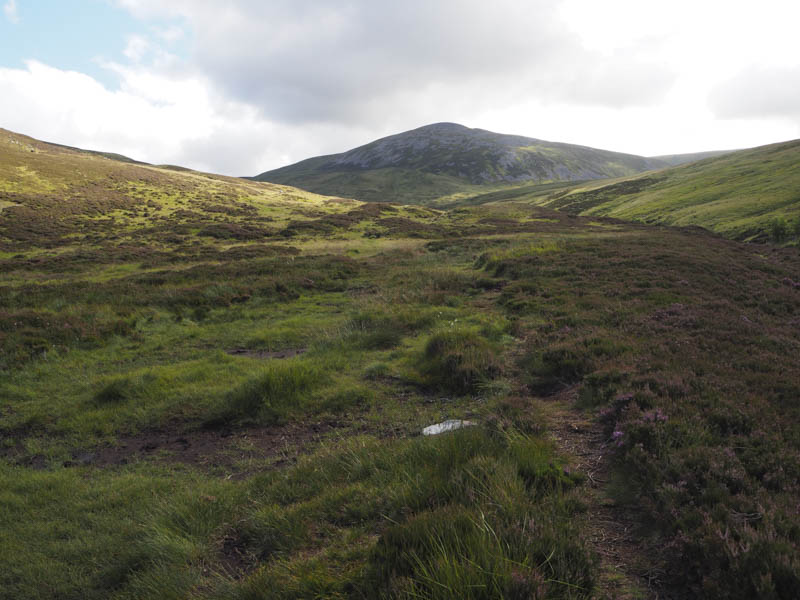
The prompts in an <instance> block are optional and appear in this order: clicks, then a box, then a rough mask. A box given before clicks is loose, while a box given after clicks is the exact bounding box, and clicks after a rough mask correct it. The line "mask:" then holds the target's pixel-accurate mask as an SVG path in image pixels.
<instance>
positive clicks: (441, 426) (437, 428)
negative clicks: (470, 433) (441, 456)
mask: <svg viewBox="0 0 800 600" xmlns="http://www.w3.org/2000/svg"><path fill="white" fill-rule="evenodd" d="M472 425H475V423H473V422H472V421H462V420H461V419H448V420H447V421H442V422H441V423H436V424H435V425H428V426H427V427H426V428H425V429H423V430H422V435H438V434H440V433H444V432H446V431H453V430H455V429H461V428H462V427H470V426H472Z"/></svg>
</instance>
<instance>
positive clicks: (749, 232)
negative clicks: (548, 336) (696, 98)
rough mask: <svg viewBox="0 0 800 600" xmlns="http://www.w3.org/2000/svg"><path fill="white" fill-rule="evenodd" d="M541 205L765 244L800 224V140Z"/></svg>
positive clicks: (586, 188)
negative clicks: (772, 234)
mask: <svg viewBox="0 0 800 600" xmlns="http://www.w3.org/2000/svg"><path fill="white" fill-rule="evenodd" d="M535 202H536V203H538V204H540V205H543V206H548V207H550V208H557V209H561V210H567V211H569V212H572V213H577V214H583V215H603V216H611V217H616V218H620V219H627V220H633V221H643V222H646V223H659V224H665V225H697V226H700V227H704V228H706V229H710V230H712V231H715V232H717V233H721V234H723V235H725V236H727V237H731V238H736V239H741V240H758V239H764V238H765V237H766V236H767V232H768V230H770V228H771V223H772V222H773V220H775V219H778V220H782V221H786V222H787V223H789V224H791V223H793V222H796V220H797V219H798V218H800V140H794V141H790V142H783V143H779V144H771V145H768V146H761V147H759V148H753V149H749V150H740V151H737V152H733V153H730V154H726V155H724V156H717V157H714V158H709V159H706V160H702V161H699V162H695V163H692V164H688V165H683V166H679V167H674V168H670V169H665V170H663V171H659V172H656V173H648V174H646V175H638V176H634V177H629V178H625V179H622V180H616V181H614V182H611V183H608V184H602V185H599V184H594V185H593V184H587V185H583V186H580V187H578V188H576V189H574V190H572V191H570V192H566V193H565V192H563V191H562V192H556V193H554V194H551V195H549V196H547V197H544V198H541V197H540V198H538V199H536V200H535ZM787 235H792V234H791V233H789V234H787ZM778 241H780V240H778Z"/></svg>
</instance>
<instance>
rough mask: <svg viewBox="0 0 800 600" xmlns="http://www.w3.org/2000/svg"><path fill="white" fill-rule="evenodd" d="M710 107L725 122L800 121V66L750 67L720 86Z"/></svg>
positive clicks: (714, 93) (711, 98) (710, 99)
mask: <svg viewBox="0 0 800 600" xmlns="http://www.w3.org/2000/svg"><path fill="white" fill-rule="evenodd" d="M709 104H710V106H711V108H712V110H713V111H714V113H715V114H716V115H717V116H718V117H721V118H724V119H752V118H764V117H785V118H790V119H795V120H797V121H800V65H797V66H793V67H773V68H763V67H755V66H753V67H749V68H747V69H745V70H744V71H742V72H741V73H739V74H737V75H736V76H734V77H732V78H730V79H728V80H727V81H724V82H722V83H720V84H719V85H718V86H716V87H715V89H714V90H713V91H712V93H711V95H710V98H709Z"/></svg>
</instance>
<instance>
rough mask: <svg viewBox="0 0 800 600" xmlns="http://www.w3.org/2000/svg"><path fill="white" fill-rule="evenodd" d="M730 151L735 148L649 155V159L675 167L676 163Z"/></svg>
mask: <svg viewBox="0 0 800 600" xmlns="http://www.w3.org/2000/svg"><path fill="white" fill-rule="evenodd" d="M731 152H736V150H711V151H708V152H690V153H689V154H662V155H659V156H651V157H650V159H651V160H654V161H659V162H662V163H666V164H667V165H669V166H670V167H677V166H678V165H685V164H686V163H691V162H697V161H698V160H703V159H706V158H714V157H715V156H722V155H724V154H730V153H731Z"/></svg>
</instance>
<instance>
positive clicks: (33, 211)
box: [0, 129, 357, 261]
mask: <svg viewBox="0 0 800 600" xmlns="http://www.w3.org/2000/svg"><path fill="white" fill-rule="evenodd" d="M356 204H357V203H356V202H355V201H351V202H349V204H348V203H346V202H345V203H341V202H331V201H329V199H328V198H325V197H322V196H318V195H316V194H312V193H310V192H306V191H303V190H298V189H295V188H291V187H288V186H281V185H275V184H270V183H259V182H253V181H247V180H243V179H240V178H236V177H225V176H221V175H211V174H207V173H199V172H196V171H191V170H188V169H176V168H174V167H155V166H151V165H146V164H144V163H138V162H131V161H129V159H128V160H122V159H120V158H119V156H118V155H110V156H109V155H107V154H105V153H97V152H91V151H86V150H80V149H75V148H69V147H65V146H60V145H56V144H48V143H46V142H41V141H38V140H35V139H33V138H30V137H27V136H24V135H19V134H16V133H12V132H10V131H6V130H2V129H0V211H1V212H0V214H2V219H0V255H1V254H2V253H3V252H6V253H12V252H16V251H18V250H24V249H26V248H30V247H32V246H34V247H37V248H52V249H56V248H60V249H71V250H75V251H78V250H80V251H81V252H83V253H91V252H92V251H91V248H93V247H95V246H102V247H103V248H105V250H103V252H100V253H99V254H98V255H97V256H96V260H101V261H103V260H109V259H110V257H112V256H113V255H114V252H115V251H114V249H113V248H119V247H122V246H125V245H132V244H136V245H137V246H138V247H139V248H138V250H137V251H138V252H139V253H141V254H142V255H143V256H144V255H148V254H152V253H155V252H160V251H162V250H163V249H164V248H165V247H167V246H168V247H169V249H170V252H173V253H179V252H187V253H193V252H196V246H195V245H194V244H195V240H196V239H197V238H198V236H200V238H201V239H206V240H208V241H209V243H210V242H214V241H216V242H219V243H228V244H230V243H232V242H236V241H237V240H238V241H244V240H249V241H253V240H258V239H262V238H264V237H267V236H270V235H272V234H274V233H275V232H276V231H281V230H282V229H283V228H285V227H286V226H287V225H288V224H289V223H290V222H291V221H292V219H297V218H299V219H308V218H309V215H314V214H316V215H317V216H319V215H322V214H328V213H336V212H341V211H343V210H346V209H347V208H348V207H349V208H352V206H354V205H356ZM110 232H113V233H114V235H113V236H110ZM112 246H113V248H112Z"/></svg>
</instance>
